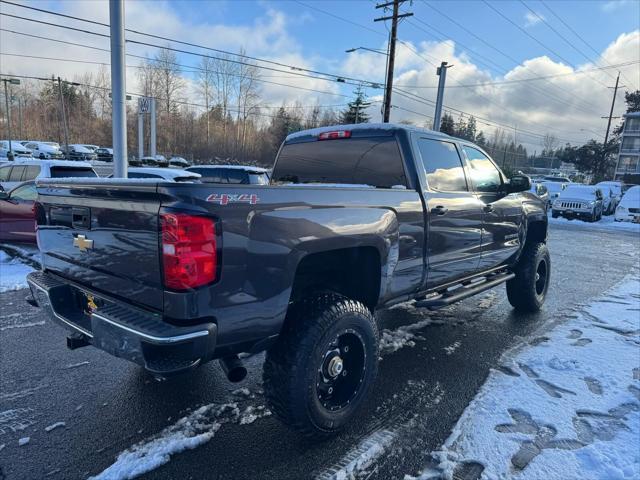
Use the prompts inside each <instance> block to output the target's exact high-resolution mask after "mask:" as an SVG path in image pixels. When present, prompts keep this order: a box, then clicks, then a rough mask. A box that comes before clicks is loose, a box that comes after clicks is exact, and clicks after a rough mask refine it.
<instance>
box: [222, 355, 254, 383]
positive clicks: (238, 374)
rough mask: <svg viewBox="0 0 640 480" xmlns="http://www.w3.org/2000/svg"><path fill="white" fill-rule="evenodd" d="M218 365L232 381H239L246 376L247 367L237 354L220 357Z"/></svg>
mask: <svg viewBox="0 0 640 480" xmlns="http://www.w3.org/2000/svg"><path fill="white" fill-rule="evenodd" d="M220 366H221V367H222V371H224V373H225V375H226V376H227V380H229V381H230V382H232V383H238V382H241V381H242V380H244V379H245V378H246V376H247V369H246V368H245V366H244V364H243V363H242V360H240V358H238V356H237V355H232V356H230V357H224V358H221V359H220Z"/></svg>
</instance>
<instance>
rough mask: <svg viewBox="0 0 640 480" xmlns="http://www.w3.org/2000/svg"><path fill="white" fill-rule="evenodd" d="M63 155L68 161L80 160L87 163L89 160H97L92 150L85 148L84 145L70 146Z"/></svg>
mask: <svg viewBox="0 0 640 480" xmlns="http://www.w3.org/2000/svg"><path fill="white" fill-rule="evenodd" d="M63 152H64V150H63ZM64 153H65V154H66V156H67V159H68V160H80V161H86V162H88V161H91V160H96V159H97V158H98V155H96V153H95V152H94V151H93V150H91V149H89V148H87V147H85V146H84V145H77V144H70V145H69V150H68V151H66V152H64Z"/></svg>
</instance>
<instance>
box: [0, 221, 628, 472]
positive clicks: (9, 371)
mask: <svg viewBox="0 0 640 480" xmlns="http://www.w3.org/2000/svg"><path fill="white" fill-rule="evenodd" d="M549 246H550V249H551V255H552V262H553V270H552V285H551V288H550V290H549V296H548V300H547V303H546V305H545V307H544V310H543V311H542V312H541V313H539V314H536V315H520V316H518V315H515V314H514V313H513V311H512V310H511V308H510V306H509V304H508V302H507V300H506V295H505V292H504V287H503V286H500V287H497V288H495V289H494V290H491V291H489V292H487V293H484V294H481V295H480V296H478V297H475V298H471V299H467V300H465V301H463V302H462V303H460V304H457V305H454V306H452V307H449V308H447V309H444V310H441V311H438V312H428V311H423V310H420V309H415V308H413V307H412V306H411V305H401V306H398V307H396V308H394V309H391V310H388V311H384V312H381V313H380V317H381V320H382V321H383V322H384V328H385V329H386V333H387V335H386V337H385V342H384V345H385V348H384V353H383V355H382V361H381V366H380V372H379V376H378V380H377V383H376V386H375V389H374V392H373V395H372V396H371V399H370V400H369V402H368V404H367V405H366V407H365V408H364V409H363V412H362V414H361V415H360V416H359V418H357V419H356V421H354V422H353V423H352V425H351V426H350V427H349V428H348V429H347V430H346V431H345V432H344V433H343V434H341V435H340V436H338V437H336V438H335V439H332V440H329V441H325V442H321V443H317V442H311V441H308V440H303V439H301V438H300V437H298V436H297V435H296V434H294V433H292V432H290V431H288V430H287V429H286V428H285V427H283V426H282V425H281V424H280V423H279V422H278V421H277V420H276V419H275V418H273V417H272V416H269V415H268V412H266V411H265V409H264V408H263V407H264V406H265V403H264V398H263V396H262V390H261V361H262V356H261V355H258V356H254V357H252V358H249V359H247V363H248V367H249V376H248V378H247V380H245V381H244V382H242V383H241V384H234V385H232V384H229V383H228V382H227V381H226V380H225V379H224V377H223V374H222V371H221V370H220V368H219V366H218V365H217V363H210V364H208V365H206V366H204V367H203V368H201V369H199V370H197V371H196V372H195V373H193V374H191V375H188V376H183V377H179V378H176V379H173V380H170V381H167V382H162V383H158V382H156V381H154V380H152V379H151V378H150V377H149V376H147V375H146V374H145V373H144V372H143V371H142V370H141V369H140V368H139V367H137V366H135V365H132V364H129V363H127V362H125V361H121V360H118V359H114V358H112V357H110V356H109V355H107V354H105V353H102V352H100V351H98V350H95V349H92V348H83V349H79V350H75V351H69V350H67V349H66V347H65V340H64V338H65V333H64V331H63V330H62V329H61V328H59V327H57V326H56V325H53V324H52V323H51V322H50V321H49V320H48V319H45V318H44V317H43V316H42V315H41V313H40V311H39V310H38V309H36V308H32V307H30V306H29V305H27V304H25V303H24V301H23V298H24V297H25V295H26V291H24V290H23V291H17V292H8V293H2V294H0V382H1V383H0V468H1V469H2V470H1V473H0V479H2V478H3V476H4V477H6V478H7V479H23V478H24V479H36V478H38V479H40V478H53V479H76V478H87V477H89V476H91V475H97V474H99V473H100V472H102V471H103V470H104V469H105V468H107V467H109V466H110V465H112V464H113V463H114V461H115V460H116V457H117V456H118V454H120V453H121V452H123V451H125V450H127V449H129V448H131V447H133V446H134V445H136V444H138V446H137V447H134V451H136V452H143V451H145V448H148V447H149V445H150V442H152V440H153V439H154V438H155V437H156V436H157V435H158V434H160V433H161V432H163V438H173V439H175V438H178V437H179V436H180V432H184V431H185V429H187V430H188V429H189V428H191V429H195V431H196V432H197V433H205V435H208V436H207V437H206V438H204V440H203V441H202V444H201V445H200V446H198V447H197V448H194V449H192V450H186V451H184V452H182V453H177V454H175V455H173V456H172V457H171V459H170V460H169V461H168V462H167V463H165V464H164V465H161V466H159V467H158V468H156V469H153V470H151V471H150V472H148V473H146V474H144V475H143V476H142V477H141V478H161V479H171V478H181V479H188V478H193V479H200V478H220V479H245V478H247V479H248V478H267V479H287V478H290V479H305V478H330V477H331V473H332V472H334V471H335V470H338V469H340V468H343V469H345V470H347V471H349V470H350V469H351V468H352V466H353V464H354V463H357V461H358V459H359V460H362V459H363V458H364V456H365V455H366V454H369V455H371V456H373V457H375V456H376V453H380V452H381V451H383V453H382V454H381V455H379V456H377V457H376V458H373V459H372V461H371V462H367V463H369V465H363V462H362V461H360V467H359V468H358V469H357V476H358V477H361V478H368V479H389V478H402V477H403V476H404V475H405V474H415V473H416V472H418V471H419V470H421V469H422V468H423V467H424V466H425V463H426V462H427V461H428V454H429V452H430V451H431V450H433V449H436V448H437V447H438V446H440V445H441V444H442V443H443V442H444V440H445V439H446V438H447V437H448V435H449V432H450V429H451V428H452V426H453V425H454V424H455V422H456V420H457V419H458V417H459V416H460V414H461V413H462V411H463V410H464V408H465V407H466V405H467V404H468V403H469V402H470V400H471V399H472V398H473V396H474V395H475V394H476V393H477V391H478V389H479V388H480V386H481V385H482V383H483V382H484V380H485V378H486V376H487V375H488V373H489V371H490V369H491V368H496V367H498V366H499V365H500V356H501V355H502V354H503V353H504V352H505V350H507V349H509V348H511V347H513V346H517V345H518V344H522V343H525V342H531V341H535V339H536V338H538V337H539V336H540V335H542V333H541V332H542V330H544V328H545V326H549V325H550V324H552V323H553V322H557V321H562V320H563V318H567V317H568V316H571V315H572V314H573V313H574V311H575V310H576V309H577V308H579V306H580V304H582V303H586V302H588V301H589V300H590V299H591V298H593V297H595V296H597V295H598V294H599V293H600V292H602V291H603V290H605V289H607V288H609V287H611V286H613V285H614V284H615V283H617V282H618V281H619V280H621V279H622V278H623V277H624V275H625V274H626V273H627V272H629V271H630V270H631V268H632V265H634V264H636V265H638V261H639V259H640V257H639V256H638V255H639V253H640V252H639V250H640V244H639V240H638V239H637V238H636V236H635V234H632V233H624V232H607V231H599V230H590V229H583V228H581V229H572V228H571V226H569V227H565V226H560V225H553V226H552V228H551V232H550V240H549ZM416 322H419V323H417V324H416ZM240 387H243V388H246V389H248V391H246V390H242V391H235V390H236V389H238V388H240ZM234 391H235V392H234ZM227 404H230V405H228V406H227V407H226V408H217V406H220V405H227ZM203 406H204V408H202V409H201V410H199V411H197V412H195V413H194V411H196V410H197V409H198V408H199V407H203ZM182 417H187V418H188V419H189V420H193V421H191V422H182V423H179V424H177V425H176V422H177V421H178V420H179V419H180V418H182ZM196 420H197V421H196ZM57 422H64V423H65V424H64V425H63V426H59V427H57V428H54V429H53V430H50V431H47V430H46V427H47V426H51V425H54V424H56V423H57ZM212 432H215V435H213V436H212V438H210V439H209V437H211V434H212ZM25 437H29V438H30V440H29V443H27V444H26V445H23V446H19V445H18V440H19V439H20V438H25ZM199 438H203V437H199ZM207 440H208V441H207ZM152 445H156V446H157V443H156V444H152ZM132 458H133V459H134V462H135V461H136V459H135V456H133V457H132ZM121 460H122V461H121V463H122V464H123V465H125V466H126V462H124V460H126V458H124V459H121ZM156 460H157V464H158V465H160V464H161V463H162V462H163V460H164V459H162V458H159V459H156ZM354 460H355V462H354ZM119 465H120V464H119Z"/></svg>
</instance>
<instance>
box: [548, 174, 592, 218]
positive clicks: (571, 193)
mask: <svg viewBox="0 0 640 480" xmlns="http://www.w3.org/2000/svg"><path fill="white" fill-rule="evenodd" d="M603 212H604V195H603V194H602V190H601V189H600V188H598V187H597V186H594V185H581V184H578V183H571V184H569V185H567V187H566V188H565V189H564V190H563V191H562V193H560V196H559V197H558V198H557V199H556V200H554V201H553V205H552V210H551V215H552V217H553V218H557V217H565V218H568V219H573V218H581V219H583V220H587V221H589V222H596V221H598V220H600V219H601V218H602V214H603Z"/></svg>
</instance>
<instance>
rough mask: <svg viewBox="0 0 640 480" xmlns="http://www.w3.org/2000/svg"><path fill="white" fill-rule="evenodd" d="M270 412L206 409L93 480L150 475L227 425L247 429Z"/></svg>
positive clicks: (129, 452)
mask: <svg viewBox="0 0 640 480" xmlns="http://www.w3.org/2000/svg"><path fill="white" fill-rule="evenodd" d="M270 415H271V412H270V411H269V410H268V409H267V408H265V407H264V406H257V407H251V406H250V407H247V408H246V409H245V410H244V411H242V412H240V408H239V407H238V404H237V403H235V402H234V403H225V404H216V403H211V404H209V405H204V406H202V407H200V408H198V409H197V410H195V411H193V412H192V413H190V414H189V415H187V416H186V417H183V418H181V419H179V420H178V421H177V422H176V423H174V424H173V425H170V426H168V427H167V428H165V429H164V430H163V431H161V432H160V433H159V434H157V435H154V436H152V437H150V438H148V439H145V440H143V441H142V442H140V443H138V444H136V445H134V446H132V447H131V448H129V449H128V450H125V451H124V452H122V453H120V455H118V458H117V459H116V461H115V463H114V464H113V465H111V466H110V467H108V468H106V469H105V470H103V471H102V472H101V473H100V474H99V475H96V476H95V477H91V478H92V479H94V480H125V479H131V478H135V477H137V476H139V475H142V474H144V473H147V472H150V471H152V470H154V469H156V468H158V467H160V466H162V465H164V464H165V463H167V462H168V461H169V460H170V459H171V456H172V455H175V454H176V453H180V452H183V451H185V450H192V449H194V448H196V447H199V446H200V445H203V444H205V443H207V442H208V441H209V440H211V439H212V438H213V437H214V436H215V434H216V432H217V431H218V430H219V429H220V427H221V426H222V425H223V424H225V423H237V424H240V425H248V424H250V423H253V422H255V421H256V420H258V419H259V418H263V417H268V416H270Z"/></svg>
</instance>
